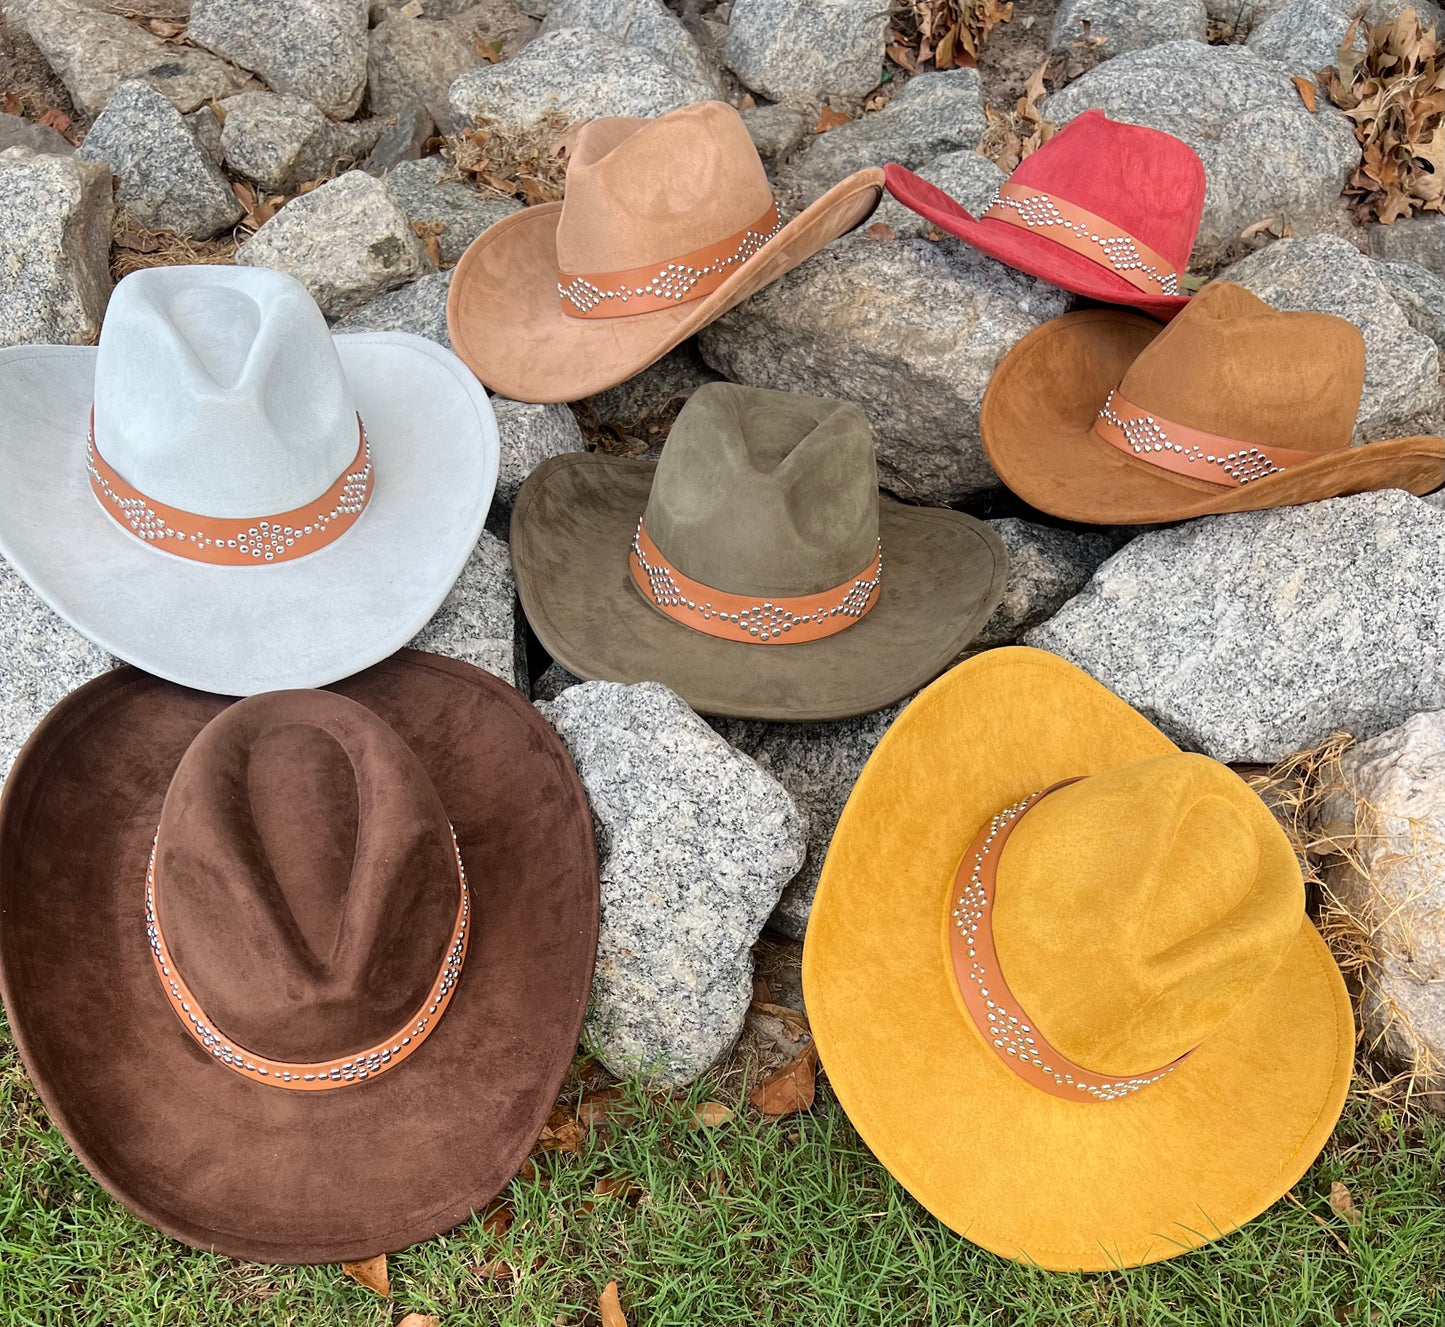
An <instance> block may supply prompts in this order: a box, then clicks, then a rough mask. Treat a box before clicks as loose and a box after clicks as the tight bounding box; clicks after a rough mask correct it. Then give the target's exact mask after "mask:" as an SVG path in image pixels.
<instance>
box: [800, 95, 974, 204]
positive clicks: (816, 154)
mask: <svg viewBox="0 0 1445 1327" xmlns="http://www.w3.org/2000/svg"><path fill="white" fill-rule="evenodd" d="M986 127H987V121H986V120H985V119H984V114H983V99H982V97H981V95H980V93H979V82H978V70H977V69H946V70H943V71H942V72H940V73H936V74H929V75H927V76H926V77H922V78H912V79H909V81H908V82H907V83H905V84H904V86H903V91H902V92H900V93H899V94H898V95H897V96H896V97H894V98H893V100H892V101H890V102H889V103H888V105H887V106H885V107H884V108H883V109H882V110H881V111H877V112H875V113H874V114H872V115H862V116H859V117H858V119H856V120H852V121H850V122H849V123H848V124H841V125H839V126H838V127H837V128H836V129H829V130H828V131H827V132H826V133H822V134H817V135H816V136H815V137H814V138H813V140H812V142H810V143H809V144H808V145H807V147H805V148H804V149H803V150H802V151H801V152H800V153H798V155H797V156H796V157H794V158H793V160H792V161H791V162H790V163H789V164H788V167H787V170H786V171H785V173H784V174H785V179H786V181H787V182H789V183H792V184H794V185H795V186H802V189H801V196H802V197H803V199H804V200H805V201H809V202H811V201H812V199H813V198H816V197H818V196H819V195H820V194H822V193H824V192H825V191H826V190H828V189H830V188H832V186H833V185H835V184H837V183H838V181H839V180H841V179H843V178H844V177H845V176H847V175H851V174H852V173H853V172H854V171H860V170H863V169H865V168H866V167H869V166H877V165H880V164H881V163H882V162H885V161H896V162H897V163H898V164H899V165H900V166H907V167H908V168H909V169H910V170H916V169H917V168H918V167H919V166H924V165H927V164H928V163H929V162H930V161H933V160H934V159H935V158H936V157H939V156H942V155H943V154H944V153H945V152H956V151H958V150H959V149H960V148H970V149H971V148H973V147H974V146H976V145H977V143H978V140H979V137H980V136H981V135H982V134H983V131H984V129H985V128H986Z"/></svg>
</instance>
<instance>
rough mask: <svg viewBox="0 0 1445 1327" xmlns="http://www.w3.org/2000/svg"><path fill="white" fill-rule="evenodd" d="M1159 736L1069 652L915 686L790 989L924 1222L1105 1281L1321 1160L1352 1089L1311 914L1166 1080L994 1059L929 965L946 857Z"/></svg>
mask: <svg viewBox="0 0 1445 1327" xmlns="http://www.w3.org/2000/svg"><path fill="white" fill-rule="evenodd" d="M1176 749H1177V748H1176V747H1175V746H1174V744H1173V743H1172V742H1170V741H1169V739H1168V738H1166V737H1165V736H1164V735H1163V734H1162V733H1160V732H1159V731H1158V730H1157V729H1155V728H1154V727H1153V726H1152V725H1151V724H1149V723H1148V722H1147V721H1146V720H1145V719H1144V718H1143V717H1142V716H1140V715H1139V714H1137V713H1136V712H1135V711H1134V710H1132V709H1131V708H1130V707H1129V706H1128V705H1126V704H1125V703H1124V702H1123V701H1121V700H1119V699H1118V698H1117V697H1116V696H1114V695H1113V694H1111V693H1110V692H1109V691H1108V690H1106V689H1105V688H1104V687H1102V686H1100V685H1099V684H1098V683H1097V682H1094V681H1093V680H1092V679H1090V678H1089V677H1088V676H1087V675H1085V674H1084V673H1082V672H1080V671H1079V670H1078V669H1077V668H1075V667H1074V666H1073V665H1071V664H1068V663H1066V662H1064V661H1063V660H1062V659H1058V658H1056V657H1054V656H1052V655H1048V654H1045V653H1043V652H1042V651H1038V650H1028V649H1021V648H1010V649H1002V650H991V651H988V652H986V653H984V654H982V655H979V656H976V657H975V658H973V659H970V660H969V661H967V662H966V663H964V664H961V665H959V667H957V668H956V669H954V670H953V671H952V672H951V673H949V674H948V675H947V676H945V677H943V678H941V679H940V680H939V681H938V682H936V683H935V684H934V685H933V686H931V687H929V688H928V690H926V691H925V692H923V694H922V695H920V696H919V697H918V698H917V699H916V700H914V701H913V703H912V704H911V705H909V706H908V708H907V709H906V710H904V712H903V713H902V715H900V716H899V718H898V719H897V721H896V722H895V723H894V724H893V726H892V728H890V729H889V731H888V733H887V734H886V735H885V736H884V738H883V740H882V741H881V742H880V743H879V745H878V747H877V749H876V750H875V752H874V753H873V756H872V757H871V758H870V759H869V761H868V763H867V765H866V766H865V767H864V769H863V773H862V775H861V777H860V778H859V780H858V782H857V784H856V785H855V787H854V789H853V792H852V795H851V796H850V797H849V799H848V804H847V806H846V807H845V808H844V811H843V815H842V817H841V819H840V820H839V822H838V828H837V830H836V832H835V834H834V836H833V842H832V846H831V847H830V849H829V851H828V856H827V860H826V861H825V863H824V866H823V872H822V877H821V879H820V881H819V884H818V891H817V895H816V897H815V899H814V902H813V909H812V914H811V916H810V919H809V923H808V935H807V941H806V945H805V948H804V953H803V986H804V993H805V996H806V1000H807V1006H808V1016H809V1019H810V1021H811V1024H812V1028H813V1033H814V1036H815V1037H816V1039H817V1044H818V1050H819V1053H820V1056H821V1059H822V1062H823V1065H824V1067H825V1068H826V1070H827V1073H828V1078H829V1080H830V1081H831V1082H832V1084H833V1087H834V1089H835V1091H836V1092H837V1094H838V1099H839V1100H840V1101H841V1103H842V1105H843V1108H844V1109H845V1110H846V1111H847V1113H848V1117H849V1119H850V1120H852V1122H853V1124H854V1125H855V1126H856V1127H857V1129H858V1132H859V1133H860V1134H861V1135H862V1137H863V1139H864V1141H865V1142H866V1143H867V1144H868V1146H869V1147H870V1148H871V1149H872V1150H873V1152H874V1153H875V1154H876V1155H877V1157H878V1159H879V1160H880V1161H881V1162H882V1163H883V1165H884V1166H886V1167H887V1168H888V1170H889V1171H891V1172H892V1174H893V1175H894V1176H895V1177H896V1178H897V1179H898V1180H899V1182H900V1183H901V1184H902V1185H903V1186H904V1187H905V1188H906V1189H907V1190H908V1191H909V1192H910V1193H911V1194H912V1195H913V1196H914V1197H915V1198H916V1199H918V1201H919V1202H921V1203H922V1204H923V1206H924V1207H926V1208H927V1209H928V1210H929V1211H930V1212H932V1213H933V1214H934V1215H935V1216H936V1217H938V1219H939V1220H940V1221H942V1222H943V1223H944V1224H945V1225H947V1226H949V1227H950V1228H952V1229H953V1230H956V1231H958V1232H959V1233H960V1234H962V1235H965V1236H966V1237H967V1238H968V1239H970V1240H972V1241H973V1242H974V1243H976V1244H980V1245H982V1246H983V1247H984V1248H986V1249H989V1250H991V1251H993V1252H994V1253H998V1254H1000V1255H1002V1256H1004V1257H1007V1258H1014V1259H1019V1260H1023V1261H1029V1262H1034V1263H1037V1264H1038V1265H1040V1266H1042V1267H1045V1268H1048V1269H1051V1270H1055V1271H1103V1270H1107V1269H1109V1268H1114V1267H1124V1266H1134V1265H1137V1264H1140V1263H1147V1262H1155V1261H1158V1260H1159V1259H1163V1258H1168V1257H1172V1256H1173V1255H1175V1254H1178V1253H1181V1252H1184V1251H1186V1250H1188V1249H1191V1248H1195V1247H1197V1246H1198V1245H1201V1244H1204V1243H1205V1242H1207V1241H1208V1240H1210V1239H1213V1238H1215V1237H1216V1236H1218V1235H1220V1234H1223V1233H1226V1232H1228V1231H1230V1230H1233V1229H1235V1228H1236V1227H1238V1226H1240V1225H1242V1224H1243V1223H1244V1222H1246V1221H1248V1220H1250V1219H1251V1218H1252V1217H1254V1216H1257V1215H1258V1214H1259V1213H1260V1212H1262V1211H1263V1210H1264V1209H1265V1208H1267V1207H1268V1206H1269V1205H1270V1204H1271V1203H1273V1202H1274V1201H1275V1200H1276V1199H1278V1198H1279V1197H1281V1196H1282V1195H1283V1194H1284V1193H1285V1192H1286V1190H1288V1189H1289V1188H1290V1186H1291V1185H1293V1184H1294V1183H1295V1181H1296V1180H1298V1179H1299V1177H1300V1176H1301V1175H1302V1174H1303V1173H1304V1171H1305V1170H1306V1168H1307V1167H1308V1166H1309V1164H1310V1162H1311V1161H1312V1160H1313V1159H1314V1158H1315V1156H1316V1155H1317V1154H1318V1153H1319V1151H1320V1149H1321V1148H1322V1147H1323V1145H1324V1142H1325V1140H1326V1139H1327V1138H1328V1137H1329V1134H1330V1131H1331V1129H1332V1128H1333V1127H1334V1123H1335V1121H1336V1119H1337V1118H1338V1116H1339V1113H1340V1110H1341V1108H1342V1106H1343V1103H1344V1099H1345V1093H1346V1090H1347V1089H1348V1086H1349V1081H1350V1072H1351V1064H1352V1053H1353V1046H1354V1037H1353V1022H1352V1020H1351V1012H1350V1001H1349V996H1348V994H1347V992H1346V990H1345V986H1344V982H1343V980H1342V979H1341V977H1340V974H1339V970H1338V968H1337V967H1336V966H1335V964H1334V962H1333V960H1332V959H1331V958H1330V955H1329V951H1328V950H1327V949H1326V947H1325V945H1324V942H1323V941H1322V940H1321V939H1320V937H1319V935H1318V933H1317V932H1316V931H1315V929H1314V927H1313V926H1312V925H1310V923H1309V922H1308V921H1303V923H1302V925H1301V929H1300V932H1299V935H1298V938H1297V939H1296V941H1295V942H1294V944H1293V946H1292V948H1291V950H1290V952H1289V955H1288V957H1287V958H1286V959H1285V961H1284V963H1283V964H1282V965H1281V967H1280V968H1279V969H1278V970H1277V971H1276V972H1275V974H1274V975H1273V976H1272V977H1271V978H1270V979H1269V980H1268V981H1267V982H1266V983H1265V984H1264V986H1263V987H1262V989H1261V990H1260V991H1259V992H1258V994H1257V995H1256V996H1255V997H1254V999H1253V1000H1252V1001H1251V1002H1250V1003H1249V1004H1248V1005H1247V1006H1245V1007H1244V1008H1243V1009H1241V1010H1240V1011H1239V1012H1238V1013H1236V1014H1235V1015H1234V1016H1233V1017H1232V1018H1230V1019H1229V1020H1228V1021H1227V1022H1226V1023H1225V1024H1223V1025H1222V1026H1221V1027H1219V1028H1218V1029H1217V1030H1216V1031H1215V1032H1213V1033H1212V1034H1211V1035H1210V1037H1209V1038H1208V1040H1207V1041H1206V1042H1205V1043H1204V1044H1203V1045H1202V1046H1200V1047H1199V1049H1198V1050H1197V1051H1195V1052H1194V1054H1193V1055H1192V1056H1191V1057H1190V1058H1189V1059H1188V1060H1187V1061H1186V1062H1185V1063H1184V1064H1183V1065H1182V1066H1181V1067H1180V1068H1179V1069H1177V1070H1176V1071H1175V1072H1174V1073H1173V1074H1171V1075H1170V1076H1169V1077H1168V1078H1167V1079H1166V1080H1164V1081H1162V1082H1159V1083H1156V1084H1154V1085H1153V1086H1151V1087H1149V1088H1147V1089H1146V1090H1144V1091H1142V1092H1139V1093H1138V1094H1136V1095H1134V1096H1130V1097H1125V1098H1122V1099H1117V1100H1114V1101H1109V1102H1093V1101H1091V1102H1079V1103H1076V1102H1072V1101H1064V1100H1060V1099H1059V1098H1057V1097H1053V1096H1050V1095H1049V1094H1047V1093H1045V1092H1042V1091H1040V1090H1039V1089H1037V1088H1035V1087H1032V1086H1031V1085H1029V1084H1028V1083H1026V1082H1025V1081H1024V1080H1023V1079H1021V1078H1020V1077H1019V1076H1018V1075H1017V1074H1015V1073H1013V1072H1012V1071H1011V1070H1010V1069H1009V1068H1008V1067H1007V1066H1005V1065H1004V1064H1002V1063H1001V1062H1000V1061H999V1059H998V1057H997V1055H996V1054H995V1052H994V1051H993V1049H992V1048H991V1047H989V1046H987V1045H986V1044H985V1042H984V1040H983V1038H982V1036H980V1034H979V1033H978V1031H977V1030H976V1028H975V1027H974V1026H973V1023H972V1022H971V1021H970V1018H969V1016H968V1013H967V1011H966V1010H965V1007H964V1005H963V1001H962V999H961V997H960V995H959V992H958V986H957V982H956V980H955V978H954V974H953V968H952V964H951V960H950V955H949V937H948V914H949V903H950V900H951V895H952V891H953V887H954V876H955V872H956V871H957V868H958V864H959V861H960V860H961V858H962V857H963V854H964V852H965V850H966V849H967V847H968V845H969V843H970V842H971V841H972V839H973V837H974V835H975V834H976V833H977V832H978V830H979V828H980V826H983V825H986V824H987V823H988V821H989V818H990V817H991V816H992V815H994V814H995V813H996V812H997V811H999V810H1000V809H1001V808H1003V807H1005V806H1007V805H1009V804H1011V803H1013V802H1016V801H1018V800H1019V799H1020V798H1022V797H1024V796H1026V795H1028V794H1029V793H1031V792H1036V791H1038V790H1040V789H1042V788H1047V787H1049V786H1050V785H1052V784H1054V783H1056V782H1058V781H1059V780H1061V779H1066V778H1071V777H1073V776H1076V775H1088V774H1096V773H1099V772H1102V771H1104V770H1108V769H1112V768H1116V767H1118V766H1120V765H1123V764H1126V763H1129V762H1132V761H1135V760H1140V759H1144V758H1147V757H1150V756H1155V755H1160V754H1163V753H1167V752H1172V751H1175V750H1176Z"/></svg>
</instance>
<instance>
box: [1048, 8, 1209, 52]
mask: <svg viewBox="0 0 1445 1327" xmlns="http://www.w3.org/2000/svg"><path fill="white" fill-rule="evenodd" d="M1086 22H1087V23H1088V25H1089V36H1090V37H1102V38H1104V45H1103V48H1102V49H1101V50H1100V52H1099V53H1100V55H1101V56H1103V58H1104V59H1106V60H1107V59H1108V58H1109V57H1110V56H1113V55H1122V54H1123V53H1124V52H1125V51H1142V50H1144V49H1145V48H1146V47H1149V46H1158V45H1159V44H1160V43H1161V42H1166V41H1179V40H1182V39H1191V40H1193V41H1201V42H1202V41H1203V40H1204V37H1205V31H1206V29H1207V27H1208V25H1209V16H1208V15H1207V14H1206V13H1205V12H1204V0H1062V3H1061V4H1060V5H1059V7H1058V8H1057V9H1056V10H1055V11H1054V26H1053V28H1052V29H1051V30H1050V32H1049V44H1050V46H1051V47H1052V48H1053V51H1054V53H1055V54H1056V55H1060V54H1063V53H1065V52H1066V51H1067V50H1068V49H1069V43H1070V42H1073V41H1079V40H1081V39H1082V37H1083V35H1084V24H1085V23H1086Z"/></svg>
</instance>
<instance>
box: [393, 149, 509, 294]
mask: <svg viewBox="0 0 1445 1327" xmlns="http://www.w3.org/2000/svg"><path fill="white" fill-rule="evenodd" d="M446 175H447V163H446V162H445V161H444V160H443V159H442V158H441V157H422V158H421V159H420V160H419V161H402V162H398V163H397V164H396V165H395V166H393V167H392V168H391V169H390V170H389V171H387V172H386V177H385V178H386V187H387V188H388V189H390V190H391V193H392V197H394V198H395V199H396V201H397V202H398V203H399V204H401V210H402V211H403V212H405V213H406V216H407V220H408V221H410V222H412V223H413V224H417V225H422V226H439V227H440V230H439V231H438V232H437V247H438V248H439V249H440V250H441V256H442V264H443V266H447V267H450V266H451V265H452V264H453V263H455V262H456V261H457V260H458V259H459V258H460V257H461V256H462V254H464V253H465V252H466V250H467V245H469V244H470V243H471V242H472V241H473V240H474V239H476V238H477V236H478V235H480V234H481V233H482V232H483V231H484V230H486V229H487V228H488V227H489V226H493V225H495V224H496V223H497V222H498V221H500V220H501V219H502V218H503V217H505V216H510V215H511V214H512V213H513V212H518V211H520V210H521V207H522V205H521V204H520V203H519V202H517V201H516V199H514V198H502V197H500V196H499V195H497V194H484V193H482V192H481V191H480V190H478V189H474V188H473V187H472V186H471V185H470V184H465V183H463V182H462V181H461V180H457V179H447V178H445V176H446Z"/></svg>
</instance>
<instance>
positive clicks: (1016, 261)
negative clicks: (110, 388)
mask: <svg viewBox="0 0 1445 1327" xmlns="http://www.w3.org/2000/svg"><path fill="white" fill-rule="evenodd" d="M885 171H886V174H887V180H888V192H889V193H891V194H892V195H893V197H894V198H896V199H897V200H898V201H899V202H900V203H902V204H903V206H904V207H906V208H908V209H909V210H910V211H912V212H917V213H918V215H919V216H921V217H923V218H924V220H926V221H931V222H932V223H933V224H934V225H935V226H937V227H938V228H939V229H940V230H942V231H946V232H947V233H948V234H950V235H953V236H955V237H956V238H958V239H960V240H962V241H963V242H964V243H965V244H970V245H972V246H973V247H974V248H975V249H980V250H982V251H983V252H984V253H986V254H988V255H989V256H990V257H991V258H997V259H998V260H999V262H1001V263H1007V264H1008V265H1009V266H1010V267H1014V268H1017V269H1018V270H1019V271H1020V272H1027V273H1028V274H1029V275H1030V276H1036V277H1038V278H1039V280H1040V281H1047V282H1049V284H1050V285H1055V286H1059V287H1060V288H1062V289H1064V290H1068V291H1072V292H1073V293H1074V294H1076V295H1084V296H1086V297H1087V298H1089V299H1096V300H1101V301H1103V302H1104V303H1106V304H1127V305H1130V306H1131V307H1133V308H1136V309H1142V310H1144V311H1145V312H1146V313H1150V314H1153V315H1154V317H1156V318H1159V319H1162V320H1163V321H1165V322H1168V321H1169V319H1170V318H1172V317H1173V316H1174V315H1175V314H1176V313H1178V312H1179V310H1180V309H1182V308H1183V307H1184V306H1185V305H1186V304H1188V303H1189V296H1188V295H1149V294H1146V293H1145V292H1144V291H1142V290H1140V289H1139V288H1138V287H1137V286H1133V285H1130V284H1129V282H1127V281H1125V280H1124V278H1123V277H1121V276H1115V275H1114V273H1112V272H1110V271H1108V270H1107V269H1106V268H1103V267H1100V266H1099V264H1098V263H1093V262H1090V261H1089V260H1088V259H1087V258H1085V257H1084V255H1083V254H1080V253H1075V252H1074V251H1073V250H1072V249H1066V248H1064V246H1063V245H1061V244H1055V243H1054V242H1053V241H1052V240H1051V239H1049V238H1048V237H1047V236H1044V235H1041V234H1039V233H1038V232H1036V231H1031V230H1024V229H1022V228H1020V227H1018V226H1014V225H1011V224H1009V223H1008V222H1006V221H996V220H993V219H992V218H989V219H983V218H979V217H975V216H974V215H973V214H972V213H970V212H969V211H968V209H967V208H965V207H964V206H963V205H962V204H960V203H959V202H957V201H956V200H955V199H953V198H951V197H950V196H949V195H948V194H946V193H944V191H943V190H942V189H940V188H938V186H937V185H934V184H930V183H929V182H928V181H927V180H925V179H922V178H921V177H920V176H918V175H915V174H914V173H913V172H912V171H911V170H907V169H905V168H904V167H902V166H897V165H893V164H891V163H890V164H889V165H888V166H887V167H885Z"/></svg>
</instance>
